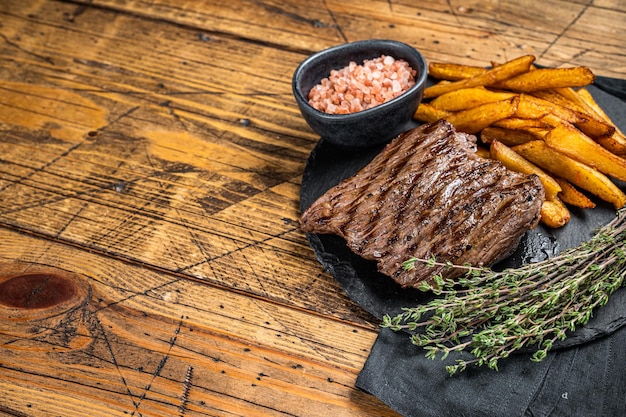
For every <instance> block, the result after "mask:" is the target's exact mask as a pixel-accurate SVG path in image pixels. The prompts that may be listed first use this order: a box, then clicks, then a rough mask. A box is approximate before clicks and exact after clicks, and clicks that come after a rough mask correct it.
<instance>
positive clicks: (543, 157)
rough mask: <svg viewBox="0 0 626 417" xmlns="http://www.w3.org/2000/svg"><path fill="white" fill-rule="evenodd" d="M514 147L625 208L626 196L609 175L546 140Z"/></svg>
mask: <svg viewBox="0 0 626 417" xmlns="http://www.w3.org/2000/svg"><path fill="white" fill-rule="evenodd" d="M513 150H514V151H515V152H517V153H519V154H520V155H522V156H523V157H524V158H526V159H528V160H529V161H530V162H532V163H534V164H535V165H537V166H539V167H540V168H543V169H545V170H546V171H548V172H549V173H551V174H553V175H558V176H560V177H563V178H565V179H566V180H568V181H569V182H570V183H572V184H573V185H575V186H577V187H579V188H582V189H583V190H587V191H589V192H590V193H591V194H593V195H595V196H597V197H599V198H601V199H602V200H604V201H607V202H609V203H611V204H613V206H614V207H615V208H616V209H620V208H622V207H624V204H626V195H625V194H624V193H623V192H622V190H620V189H619V188H618V187H617V186H616V185H615V184H614V183H613V182H612V181H611V180H610V179H609V178H608V177H607V176H606V175H604V174H602V173H601V172H600V171H598V170H596V169H594V168H592V167H590V166H588V165H585V164H583V163H582V162H578V161H576V160H575V159H572V158H570V157H568V156H566V155H563V154H562V153H560V152H558V151H556V150H554V149H552V148H551V147H549V146H548V145H547V144H546V143H545V142H544V141H542V140H535V141H532V142H526V143H524V144H522V145H517V146H515V147H513Z"/></svg>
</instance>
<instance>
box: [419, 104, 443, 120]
mask: <svg viewBox="0 0 626 417" xmlns="http://www.w3.org/2000/svg"><path fill="white" fill-rule="evenodd" d="M449 114H450V112H447V111H445V110H440V109H438V108H436V107H433V106H432V105H431V104H430V103H420V105H419V106H418V107H417V110H416V111H415V114H414V115H413V118H414V119H415V120H418V121H420V122H425V123H434V122H436V121H437V120H441V119H443V118H445V117H446V116H448V115H449Z"/></svg>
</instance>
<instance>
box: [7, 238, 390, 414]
mask: <svg viewBox="0 0 626 417" xmlns="http://www.w3.org/2000/svg"><path fill="white" fill-rule="evenodd" d="M36 273H39V274H48V275H50V274H57V275H58V276H61V277H63V279H65V280H66V281H67V282H68V283H69V284H72V285H74V286H75V291H74V292H73V293H71V291H65V292H56V294H57V295H56V296H55V297H53V298H54V299H58V300H59V302H58V303H56V304H53V305H50V306H39V307H40V308H38V309H34V310H33V309H29V308H18V307H19V306H17V307H11V306H8V305H7V304H6V302H7V298H8V297H7V296H6V295H5V294H3V295H2V297H0V346H1V354H0V403H1V404H2V406H3V407H4V409H5V410H10V411H11V412H12V413H24V414H25V415H37V416H56V415H64V416H72V415H76V416H82V415H85V412H86V410H89V415H90V416H114V415H119V416H122V415H133V414H134V415H143V416H156V415H183V414H184V415H185V416H207V415H215V416H227V415H245V416H257V415H258V416H260V415H275V416H281V415H285V416H288V415H299V416H306V415H308V416H328V415H338V416H392V415H395V414H394V413H393V412H391V411H390V410H388V409H387V408H386V407H385V406H383V405H382V404H381V403H379V402H378V401H377V400H376V399H375V398H373V397H371V396H368V395H366V394H364V393H362V392H360V391H359V390H357V389H356V388H355V387H354V381H355V379H356V375H357V373H358V371H359V370H360V368H361V366H362V364H363V362H364V360H365V358H366V357H367V354H368V352H369V348H370V346H371V344H372V343H373V340H374V338H375V336H376V333H375V332H374V331H372V330H369V329H367V328H364V327H363V326H358V325H353V324H349V323H346V322H342V321H338V320H334V321H333V320H328V319H327V318H324V317H321V316H319V315H317V314H312V313H310V312H306V311H302V310H298V309H293V308H289V307H285V306H283V305H280V304H276V303H272V302H268V301H264V300H260V299H254V298H250V297H247V296H245V295H242V294H237V293H233V292H231V291H226V290H224V289H220V288H216V287H213V286H207V285H205V284H202V283H195V282H191V281H189V280H187V279H184V277H180V276H175V275H174V276H173V275H171V274H164V273H160V272H156V271H150V270H147V269H145V268H143V267H141V266H137V265H132V264H129V263H126V262H122V261H118V260H112V259H110V258H107V257H102V256H101V255H98V254H94V253H89V252H86V251H84V250H81V249H78V248H72V247H70V246H67V245H64V244H59V243H51V242H50V241H46V240H43V239H38V238H34V237H30V236H27V235H23V234H18V233H15V232H10V231H7V230H6V229H0V286H2V285H3V283H4V282H6V279H7V277H10V276H15V275H19V274H36ZM56 285H57V287H56V288H59V287H60V286H59V285H58V284H56ZM42 287H43V285H42V286H40V287H39V290H40V291H42ZM61 287H62V286H61ZM5 288H6V287H2V289H3V290H4V289H5ZM70 293H71V294H70ZM67 294H69V296H68V297H66V299H65V300H64V301H63V300H61V298H60V297H62V296H63V295H67ZM32 297H34V296H32ZM32 297H31V298H32ZM35 298H36V297H35ZM31 301H32V300H31ZM40 301H41V300H40ZM44 301H45V300H44ZM44 301H42V302H44ZM347 336H349V337H347ZM303 404H306V406H303ZM14 415H19V414H14Z"/></svg>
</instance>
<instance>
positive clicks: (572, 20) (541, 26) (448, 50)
mask: <svg viewBox="0 0 626 417" xmlns="http://www.w3.org/2000/svg"><path fill="white" fill-rule="evenodd" d="M84 3H85V4H87V3H88V2H86V1H84ZM589 3H590V2H588V1H584V0H546V1H542V2H540V3H539V2H536V1H532V0H525V1H498V2H494V1H490V0H474V1H465V0H463V1H460V0H457V1H449V0H434V1H429V2H419V3H416V2H411V1H399V2H395V1H394V2H389V1H386V0H379V1H368V2H362V1H358V0H351V1H323V2H322V1H312V2H299V1H296V0H291V1H286V2H281V4H280V6H269V5H268V4H266V3H263V2H261V3H247V2H245V3H244V4H243V6H241V8H240V9H235V8H234V7H233V6H228V5H226V4H221V3H218V4H216V3H215V2H212V1H203V2H201V5H200V6H194V8H193V9H191V8H189V7H185V5H182V6H181V5H180V3H178V2H176V1H175V0H161V1H159V2H153V1H128V0H126V1H117V0H116V1H113V0H104V1H102V2H99V4H100V5H106V7H110V8H112V9H114V10H121V11H124V12H132V13H136V14H139V15H141V16H146V17H151V18H154V17H158V18H160V19H163V20H167V21H171V22H176V23H179V24H184V25H187V26H191V27H195V28H198V29H200V30H205V31H208V32H211V31H219V32H220V33H229V34H232V35H234V36H240V37H243V38H247V39H251V40H255V41H260V42H272V43H275V44H278V45H281V46H284V47H288V48H294V49H299V50H304V51H310V52H312V51H316V50H320V49H324V48H326V47H329V46H331V45H335V44H338V43H341V42H345V41H354V40H358V39H365V38H374V37H381V38H392V39H398V40H402V41H405V42H407V43H409V44H412V45H415V46H416V47H418V48H420V50H422V51H423V53H424V55H425V56H426V58H427V59H429V60H454V61H458V62H462V63H468V64H476V63H489V62H490V61H491V60H500V59H511V58H514V57H516V56H519V55H522V54H527V53H530V54H535V55H537V56H538V57H539V61H538V62H539V63H540V64H541V65H546V66H571V65H588V66H590V67H591V68H592V69H593V70H594V71H595V72H596V73H597V74H599V75H607V76H613V77H622V78H623V77H625V76H626V71H625V70H624V67H625V66H626V59H623V60H622V59H621V58H620V57H621V56H623V54H621V53H620V52H619V50H617V51H616V50H615V49H614V46H615V43H618V44H619V45H621V46H622V48H623V39H624V30H625V29H624V28H623V25H621V22H623V21H624V20H625V19H626V15H625V13H624V10H623V8H621V9H620V7H619V6H620V4H619V2H616V1H612V0H606V1H605V2H603V3H598V2H593V4H589ZM607 9H615V10H614V11H611V13H614V14H615V18H614V19H609V20H610V21H606V22H605V21H603V22H594V19H593V16H595V15H598V14H601V15H603V16H604V15H605V14H606V11H607ZM587 19H589V20H590V21H591V22H592V24H591V26H589V27H587V26H586V23H585V21H586V20H587ZM276 27H280V28H284V31H283V33H275V30H276ZM579 28H583V29H584V33H588V34H590V35H591V37H587V36H582V37H581V36H579V35H580V33H579V32H578V29H579ZM598 40H599V41H598ZM603 54H604V55H606V54H615V55H616V56H617V62H616V63H615V65H614V66H611V67H608V68H607V67H606V66H605V65H603ZM615 55H614V56H615Z"/></svg>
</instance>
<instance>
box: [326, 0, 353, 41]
mask: <svg viewBox="0 0 626 417" xmlns="http://www.w3.org/2000/svg"><path fill="white" fill-rule="evenodd" d="M324 8H325V9H326V11H327V12H328V15H329V16H330V18H331V19H332V20H333V23H334V24H335V26H334V27H335V28H336V29H337V32H339V35H340V36H341V39H343V41H344V42H348V38H347V37H346V35H345V33H343V30H342V29H341V26H339V23H338V22H337V18H336V17H335V14H334V13H333V12H332V10H330V8H329V7H328V4H327V3H326V0H324Z"/></svg>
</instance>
